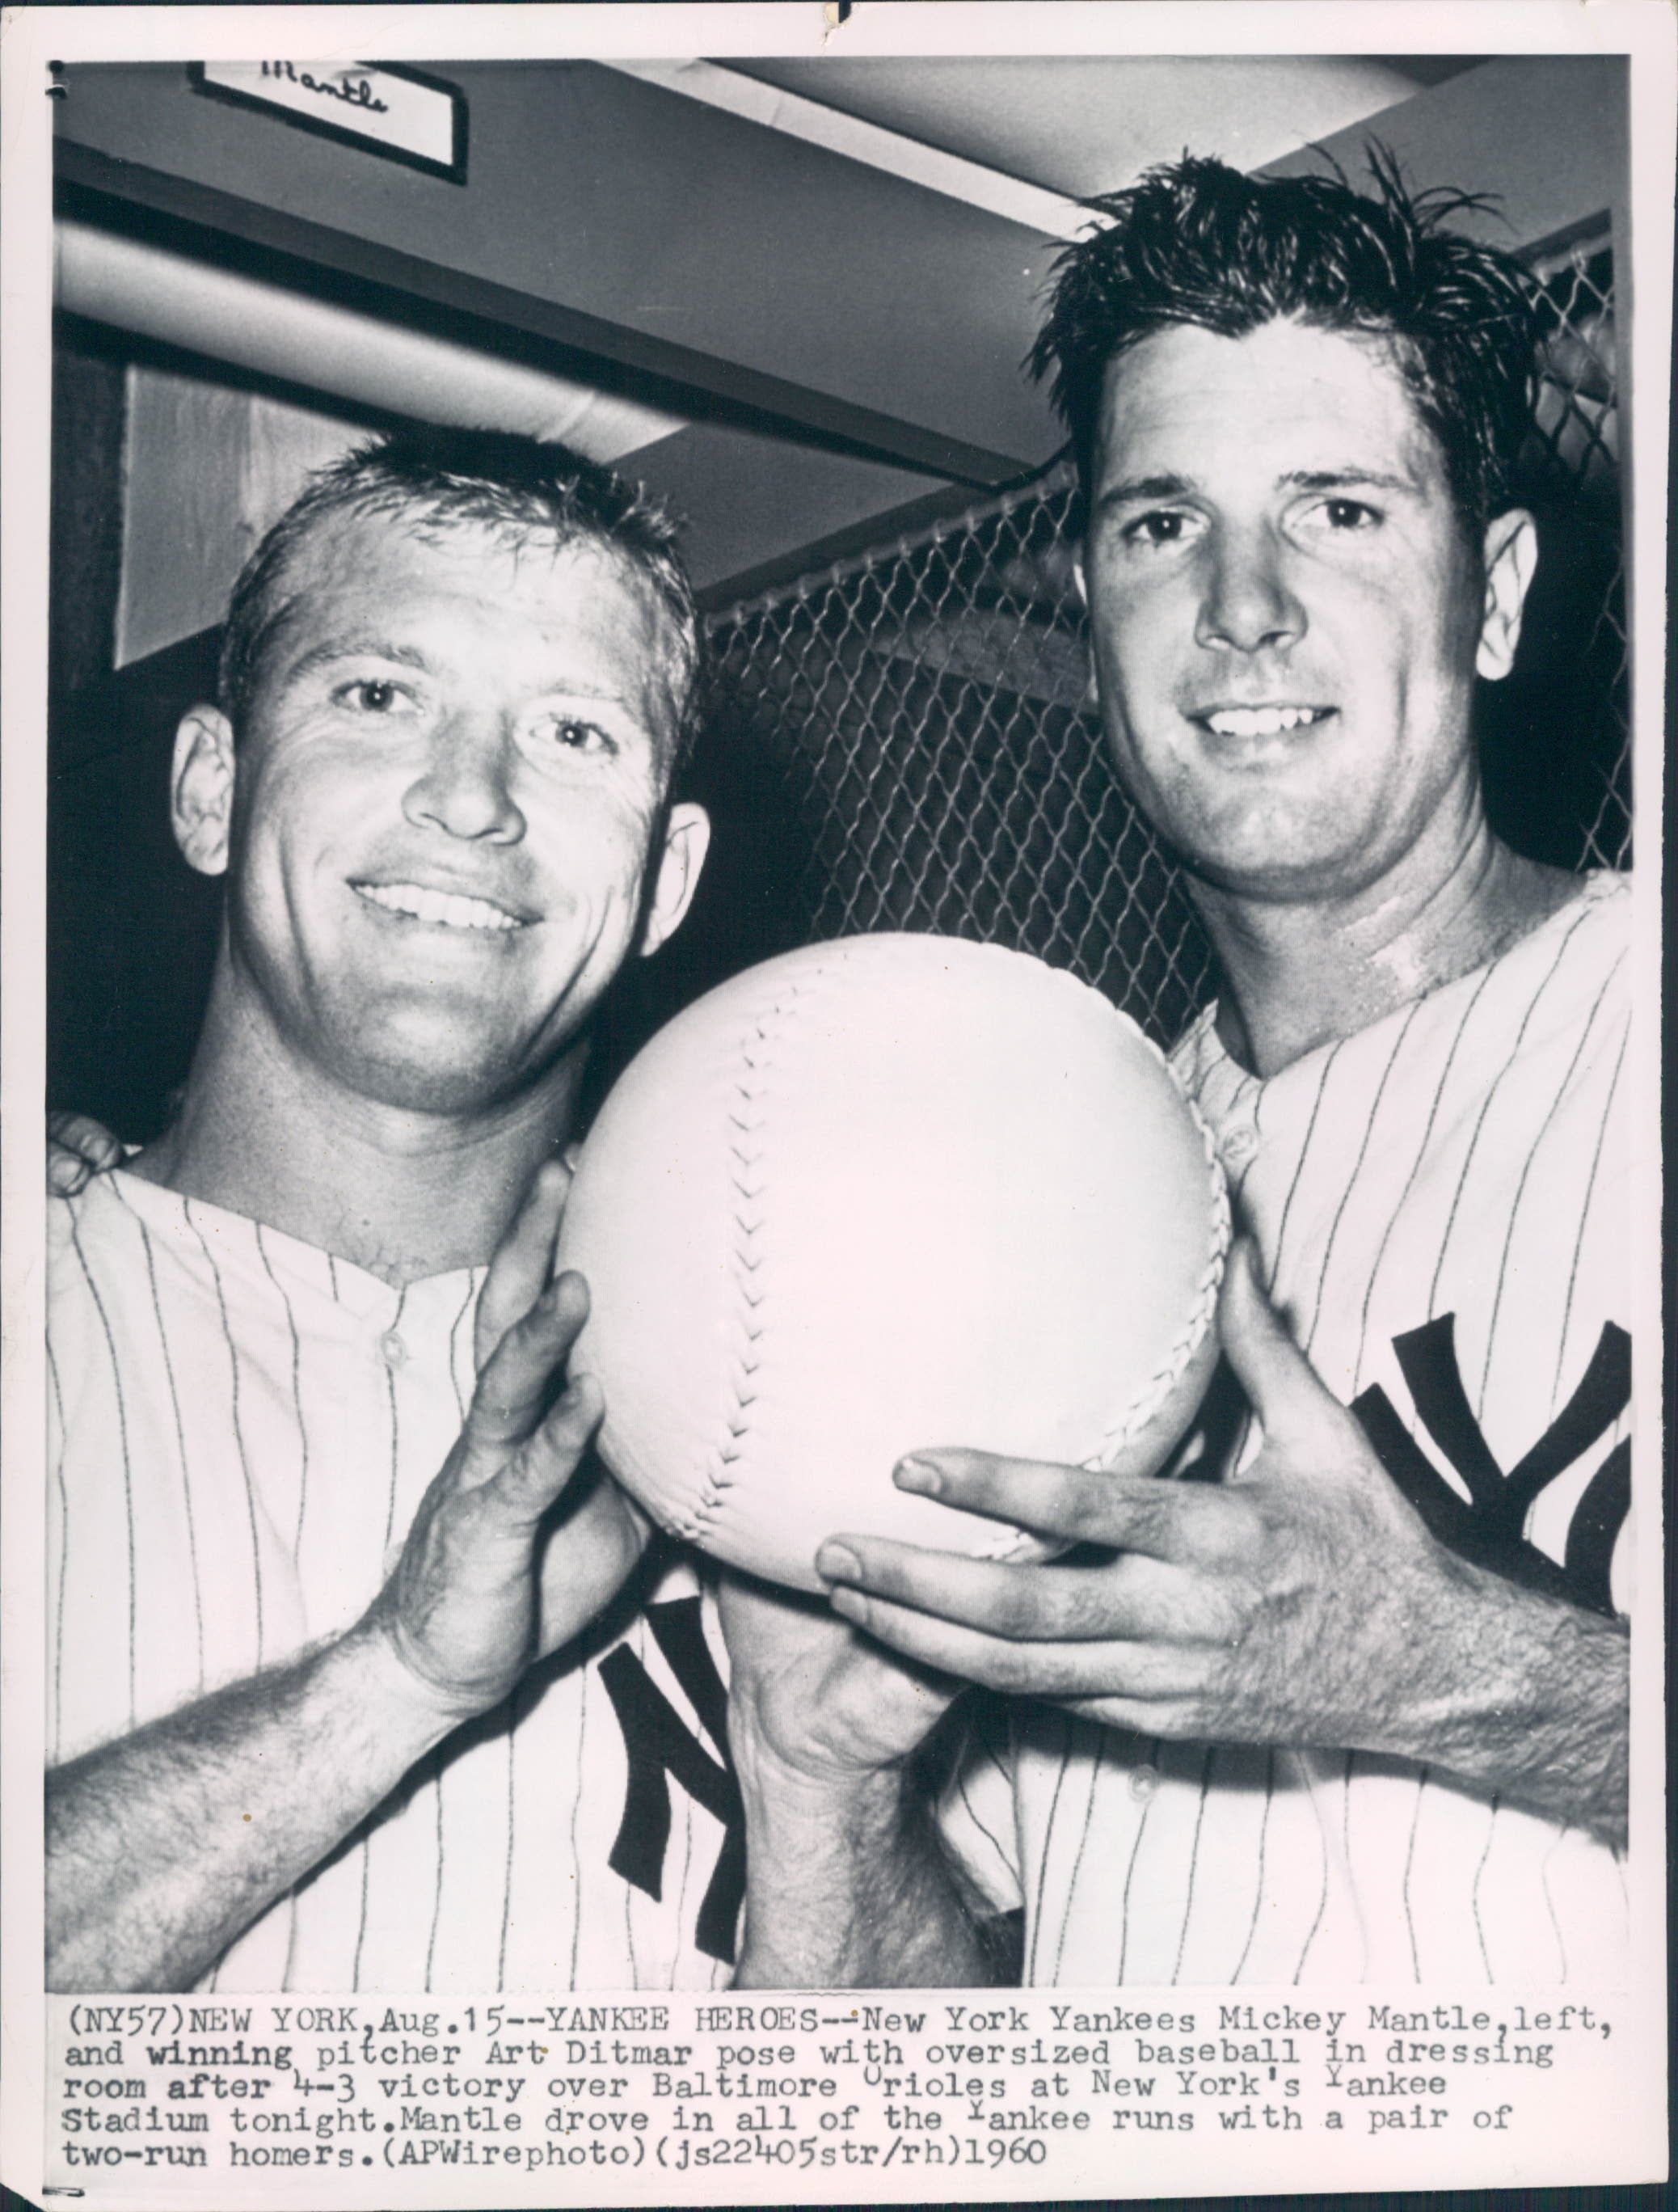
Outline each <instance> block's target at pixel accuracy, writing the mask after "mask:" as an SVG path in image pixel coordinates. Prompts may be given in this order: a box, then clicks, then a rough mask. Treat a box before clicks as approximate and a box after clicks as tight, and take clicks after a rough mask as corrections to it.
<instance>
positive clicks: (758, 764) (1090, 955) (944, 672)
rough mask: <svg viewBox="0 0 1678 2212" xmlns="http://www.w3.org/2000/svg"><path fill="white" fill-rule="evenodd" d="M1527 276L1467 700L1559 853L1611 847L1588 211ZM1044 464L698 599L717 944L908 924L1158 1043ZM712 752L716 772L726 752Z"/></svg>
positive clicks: (1152, 871)
mask: <svg viewBox="0 0 1678 2212" xmlns="http://www.w3.org/2000/svg"><path fill="white" fill-rule="evenodd" d="M1537 273H1538V274H1539V275H1540V276H1541V277H1542V280H1543V283H1544V288H1545V300H1546V303H1547V309H1546V312H1547V317H1548V353H1547V361H1546V366H1545V372H1544V379H1543V386H1542V406H1541V409H1540V410H1539V428H1538V431H1537V434H1536V436H1535V439H1534V441H1533V444H1532V448H1531V451H1530V454H1529V455H1528V456H1527V460H1526V464H1525V466H1524V479H1525V482H1524V487H1523V489H1524V493H1525V494H1526V495H1528V496H1530V499H1531V501H1532V502H1533V503H1534V505H1535V506H1536V509H1537V511H1538V514H1539V520H1540V527H1541V539H1542V548H1543V552H1542V560H1541V563H1540V575H1541V578H1542V579H1543V581H1542V585H1541V586H1539V587H1538V588H1537V589H1536V591H1535V594H1534V601H1533V607H1532V616H1531V619H1530V624H1529V632H1528V636H1527V639H1526V640H1525V641H1524V646H1523V653H1522V659H1521V663H1520V665H1519V666H1518V668H1517V672H1516V674H1515V675H1514V676H1512V677H1511V678H1510V679H1509V681H1508V683H1507V684H1505V685H1502V686H1499V687H1493V690H1491V691H1490V692H1488V701H1489V700H1491V699H1493V698H1495V697H1496V694H1497V693H1499V692H1501V693H1502V694H1503V695H1504V696H1502V697H1501V698H1499V699H1497V701H1496V705H1495V707H1494V708H1493V709H1492V710H1491V712H1490V714H1489V716H1488V726H1487V732H1486V757H1487V791H1488V799H1489V802H1490V804H1491V805H1492V806H1493V818H1494V819H1496V820H1497V821H1498V822H1499V827H1501V828H1503V829H1505V833H1506V834H1509V835H1511V837H1512V838H1513V840H1514V841H1515V842H1517V843H1518V844H1520V845H1521V846H1522V847H1523V848H1524V849H1526V850H1529V851H1532V852H1534V853H1536V854H1538V855H1539V857H1542V858H1545V859H1552V860H1560V861H1561V862H1562V863H1563V864H1564V865H1567V866H1584V865H1608V866H1623V865H1625V863H1626V861H1627V857H1628V853H1629V836H1630V794H1629V785H1628V768H1629V761H1628V719H1627V700H1626V635H1625V616H1624V605H1623V589H1622V585H1621V580H1620V527H1619V524H1620V513H1619V472H1618V465H1617V461H1616V457H1615V410H1614V337H1613V333H1614V311H1613V269H1612V254H1611V250H1610V248H1609V246H1608V239H1607V235H1606V228H1605V226H1604V228H1602V230H1601V231H1600V232H1598V233H1596V234H1593V235H1592V237H1591V238H1590V239H1589V240H1582V241H1580V242H1578V243H1576V244H1575V245H1573V246H1572V247H1571V248H1570V249H1569V250H1568V252H1566V254H1565V255H1562V256H1560V257H1559V258H1556V259H1555V260H1554V262H1553V263H1551V264H1546V265H1544V266H1542V268H1540V269H1539V270H1538V271H1537ZM1073 497H1074V487H1073V482H1072V476H1071V471H1070V469H1069V465H1065V464H1062V465H1057V466H1056V467H1055V468H1053V469H1051V470H1050V471H1048V472H1046V473H1045V474H1044V475H1043V476H1041V477H1039V479H1038V480H1037V481H1036V482H1035V483H1033V484H1031V485H1030V486H1029V487H1027V489H1023V490H1019V491H1016V492H1014V493H1012V494H1009V495H1004V496H1002V497H993V498H990V499H988V500H985V501H981V502H980V503H978V504H977V505H975V506H973V507H970V508H969V509H968V510H967V511H966V513H961V514H959V515H956V516H954V517H952V518H949V519H948V520H943V521H941V522H939V523H937V524H936V525H935V526H932V527H930V528H929V529H927V530H925V531H924V532H919V533H918V534H916V535H914V536H912V537H907V538H898V539H894V540H893V541H891V542H889V543H887V544H881V545H880V546H877V547H875V548H873V549H871V550H869V551H868V552H867V553H865V554H863V555H862V556H859V557H857V558H854V559H851V560H848V561H845V562H840V563H839V564H838V565H836V566H834V567H833V568H827V569H825V570H822V571H821V572H820V573H817V574H811V575H809V576H805V577H802V578H800V579H799V580H797V582H795V583H793V584H791V585H789V586H784V588H782V589H779V590H777V591H775V592H770V593H767V594H766V595H764V596H763V597H761V598H759V599H754V600H752V601H750V602H748V603H746V604H744V605H738V606H736V607H732V608H730V609H728V610H726V611H724V612H722V613H720V614H718V616H716V617H714V618H713V620H712V625H711V638H712V651H713V655H714V659H715V663H716V668H717V674H718V702H719V703H718V712H717V714H716V715H715V717H714V718H713V719H714V723H715V729H716V735H715V738H714V740H713V743H712V745H711V746H710V747H709V748H708V749H706V753H707V762H706V764H708V771H709V774H710V775H711V776H712V779H713V780H717V779H720V781H715V782H714V783H713V787H712V789H709V790H707V791H706V793H705V794H704V795H705V796H706V797H707V798H709V799H712V804H713V805H718V801H719V800H720V807H721V811H722V812H723V813H724V815H725V816H727V815H728V814H729V813H730V809H732V811H733V813H734V815H735V817H736V819H737V818H738V817H739V816H740V815H741V814H742V812H744V813H746V814H749V815H750V816H751V817H753V819H754V823H755V827H756V829H757V832H758V836H757V838H756V842H755V858H754V861H753V862H752V864H751V866H750V867H749V869H748V871H747V872H746V874H747V876H748V878H749V879H748V880H741V881H736V883H735V884H733V885H732V886H731V887H730V890H731V895H732V911H733V912H734V913H735V914H736V915H745V916H746V917H747V919H746V921H745V922H744V924H743V925H742V933H738V934H737V950H738V951H739V952H740V953H741V954H742V956H743V957H761V956H762V955H763V954H764V953H766V952H768V951H774V950H777V949H779V947H780V945H791V944H794V943H799V942H808V941H810V940H812V939H821V938H828V937H836V936H841V935H845V934H848V933H852V932H857V931H873V930H929V931H938V932H941V933H946V934H950V935H955V936H961V937H971V938H978V939H984V940H987V941H993V942H997V943H1001V944H1005V945H1014V946H1016V947H1018V948H1020V949H1021V950H1024V951H1031V952H1034V953H1036V954H1038V955H1039V957H1042V958H1044V959H1045V960H1047V961H1049V962H1051V963H1053V964H1054V965H1056V966H1059V967H1065V968H1069V969H1071V970H1072V971H1073V972H1074V973H1075V974H1076V975H1080V976H1081V977H1083V978H1084V980H1085V981H1087V982H1090V983H1093V984H1094V985H1095V986H1096V987H1098V988H1099V989H1100V990H1102V991H1103V992H1105V993H1106V994H1107V995H1108V996H1109V997H1110V998H1112V1000H1115V1001H1116V1002H1117V1003H1118V1005H1119V1006H1123V1007H1124V1008H1125V1010H1126V1011H1127V1012H1130V1014H1132V1015H1133V1016H1134V1017H1135V1018H1136V1020H1137V1021H1139V1022H1140V1023H1141V1024H1142V1026H1143V1027H1144V1028H1145V1029H1147V1030H1148V1031H1149V1032H1150V1034H1152V1035H1153V1036H1154V1037H1155V1038H1156V1039H1158V1040H1160V1042H1166V1041H1168V1040H1169V1039H1170V1038H1171V1037H1172V1036H1174V1035H1175V1034H1176V1033H1177V1032H1178V1030H1180V1029H1181V1028H1182V1026H1183V1024H1184V1022H1185V1021H1186V1020H1187V1018H1189V1016H1190V1014H1191V1013H1192V1012H1194V1010H1195V1009H1196V1006H1198V1005H1200V1004H1201V1003H1202V1000H1203V997H1204V995H1205V993H1206V990H1207V987H1208V984H1209V956H1208V952H1207V948H1206V945H1205V943H1204V940H1203V939H1202V935H1201V933H1200V930H1199V927H1198V926H1197V924H1196V919H1195V915H1194V913H1193V910H1192V908H1190V904H1189V902H1188V900H1187V897H1186V896H1185V895H1184V890H1183V886H1182V883H1181V880H1180V878H1179V877H1178V873H1177V871H1176V870H1175V868H1174V867H1173V866H1172V864H1171V862H1170V861H1169V860H1167V858H1166V855H1165V854H1163V853H1162V852H1161V851H1160V848H1159V846H1158V844H1157V843H1156V842H1155V840H1154V836H1153V835H1152V833H1151V832H1150V830H1149V829H1148V826H1147V824H1146V823H1144V822H1143V821H1142V818H1141V817H1140V816H1139V815H1138V814H1137V812H1136V810H1135V808H1134V807H1133V806H1132V805H1130V801H1129V800H1128V799H1126V798H1125V796H1124V793H1123V791H1122V790H1121V789H1120V788H1119V787H1118V782H1117V781H1116V780H1115V778H1114V776H1113V774H1112V770H1111V769H1110V768H1109V766H1108V763H1107V757H1106V748H1105V746H1104V744H1103V742H1102V738H1101V733H1100V727H1099V721H1098V720H1097V717H1096V714H1095V712H1094V708H1093V700H1092V697H1091V695H1090V690H1089V678H1088V666H1087V650H1086V640H1085V628H1084V620H1083V611H1082V607H1081V602H1080V600H1079V598H1078V594H1077V591H1076V588H1075V584H1074V580H1073V576H1072V558H1071V544H1070V539H1069V528H1068V522H1069V512H1070V509H1071V507H1072V503H1073ZM730 762H731V763H732V767H731V768H730V766H729V765H728V763H730Z"/></svg>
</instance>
